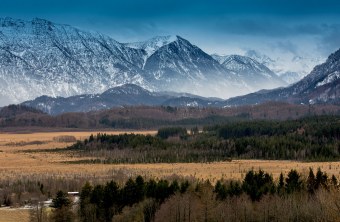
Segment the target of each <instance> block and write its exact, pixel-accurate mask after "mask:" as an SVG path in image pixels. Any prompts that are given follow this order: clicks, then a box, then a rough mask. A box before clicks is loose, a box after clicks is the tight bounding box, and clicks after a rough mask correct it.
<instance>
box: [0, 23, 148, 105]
mask: <svg viewBox="0 0 340 222" xmlns="http://www.w3.org/2000/svg"><path fill="white" fill-rule="evenodd" d="M144 55H145V51H143V50H139V49H133V48H129V47H126V46H124V45H123V44H121V43H118V42H117V41H115V40H113V39H111V38H109V37H107V36H104V35H101V34H98V33H89V32H83V31H80V30H78V29H76V28H73V27H71V26H68V25H58V24H54V23H52V22H49V21H46V20H43V19H33V20H32V21H30V22H26V21H22V20H14V19H11V18H5V19H0V84H1V85H0V101H1V104H0V105H4V104H8V103H17V102H21V101H24V100H27V99H32V98H35V97H37V96H41V95H49V96H72V95H76V94H84V93H96V92H102V91H104V90H106V89H108V88H111V87H112V86H116V85H119V84H124V83H135V84H138V85H142V86H143V87H144V88H149V89H150V88H151V86H150V85H149V84H148V82H146V81H145V78H144V77H143V70H142V69H141V67H142V65H143V62H144V61H143V56H144Z"/></svg>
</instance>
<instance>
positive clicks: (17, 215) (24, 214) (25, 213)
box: [0, 208, 30, 222]
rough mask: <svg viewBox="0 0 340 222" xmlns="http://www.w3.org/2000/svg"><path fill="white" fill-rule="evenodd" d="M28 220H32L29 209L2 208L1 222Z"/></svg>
mask: <svg viewBox="0 0 340 222" xmlns="http://www.w3.org/2000/svg"><path fill="white" fill-rule="evenodd" d="M26 221H27V222H28V221H30V213H29V209H22V208H17V209H16V208H0V222H26Z"/></svg>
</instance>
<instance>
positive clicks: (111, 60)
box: [0, 18, 340, 114]
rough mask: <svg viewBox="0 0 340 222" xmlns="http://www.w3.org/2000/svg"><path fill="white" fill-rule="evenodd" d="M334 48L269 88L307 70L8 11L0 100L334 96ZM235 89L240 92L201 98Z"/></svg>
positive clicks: (2, 23) (86, 106)
mask: <svg viewBox="0 0 340 222" xmlns="http://www.w3.org/2000/svg"><path fill="white" fill-rule="evenodd" d="M338 54H339V51H337V52H336V53H334V54H332V55H331V56H330V58H329V59H328V60H327V62H326V63H324V64H322V65H320V66H317V67H316V68H315V69H314V70H313V71H312V73H311V74H309V75H307V76H306V77H305V78H303V79H302V80H301V81H299V82H297V83H295V84H293V85H291V86H289V87H287V88H278V89H273V88H277V87H283V86H287V85H288V83H291V82H295V81H296V80H298V79H300V78H301V76H303V75H305V74H304V72H301V73H299V74H297V73H295V72H288V71H287V70H286V69H282V68H280V62H279V61H276V60H273V59H271V58H269V57H267V56H265V55H263V54H261V53H259V52H256V51H252V50H249V51H248V52H247V53H246V55H247V56H241V55H227V56H221V55H216V54H213V55H209V54H207V53H205V52H204V51H203V50H201V49H200V48H199V47H197V46H195V45H193V44H191V43H190V42H189V41H188V40H186V39H184V38H182V37H180V36H158V37H154V38H152V39H149V40H147V41H145V42H135V43H119V42H117V41H115V40H113V39H112V38H110V37H108V36H105V35H102V34H100V33H91V32H85V31H81V30H79V29H77V28H74V27H71V26H69V25H59V24H55V23H52V22H50V21H47V20H43V19H33V20H32V21H22V20H16V19H12V18H5V19H0V106H3V105H8V104H9V103H20V102H24V101H27V102H24V103H23V104H25V105H28V106H32V107H35V108H38V109H41V110H43V111H45V112H47V113H50V114H58V113H63V112H74V111H82V112H84V111H91V110H98V109H105V108H110V107H117V106H124V105H172V106H196V107H197V106H198V107H200V106H201V107H202V106H204V107H206V106H217V107H225V106H230V105H242V104H257V103H261V102H264V101H270V100H275V101H288V102H294V103H310V104H311V103H320V102H321V103H324V102H330V101H331V102H337V101H338V97H339V86H338V85H339V84H338V82H339V71H340V68H339V66H338V64H339V55H338ZM299 60H301V61H302V60H303V59H302V58H297V59H296V61H295V62H298V61H299ZM303 61H306V60H303ZM315 61H316V60H315ZM315 61H313V62H315ZM300 65H301V66H302V67H303V66H305V67H306V70H307V69H308V67H307V66H306V63H301V64H300ZM268 67H271V68H272V69H270V68H268ZM273 70H276V71H277V73H275V72H273ZM302 70H303V69H302ZM284 79H285V80H286V81H285V80H284ZM262 89H272V90H262ZM258 90H261V91H259V92H256V91H258ZM165 92H166V93H165ZM174 92H177V93H174ZM252 92H255V93H252ZM185 93H190V94H185ZM248 93H252V94H249V95H245V94H248ZM240 95H245V96H240ZM233 96H240V97H236V98H231V99H228V100H226V101H222V100H221V99H211V98H205V97H215V98H216V97H220V98H229V97H233ZM35 98H37V99H35ZM28 100H32V101H28Z"/></svg>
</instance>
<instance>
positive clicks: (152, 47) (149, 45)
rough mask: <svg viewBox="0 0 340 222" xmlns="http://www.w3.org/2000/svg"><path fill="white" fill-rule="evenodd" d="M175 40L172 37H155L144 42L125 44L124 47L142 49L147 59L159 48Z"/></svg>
mask: <svg viewBox="0 0 340 222" xmlns="http://www.w3.org/2000/svg"><path fill="white" fill-rule="evenodd" d="M176 40H177V37H176V36H173V35H167V36H156V37H153V38H151V39H149V40H146V41H144V42H133V43H125V45H126V46H128V47H131V48H135V49H143V50H145V51H146V53H147V57H149V56H150V55H152V54H153V53H154V52H155V51H157V50H158V49H159V48H160V47H162V46H164V45H167V44H169V43H171V42H174V41H176Z"/></svg>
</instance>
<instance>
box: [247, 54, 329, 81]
mask: <svg viewBox="0 0 340 222" xmlns="http://www.w3.org/2000/svg"><path fill="white" fill-rule="evenodd" d="M245 56H247V57H250V58H252V59H254V60H256V61H258V62H260V63H262V64H263V65H265V66H267V67H268V68H269V69H270V70H272V71H273V72H274V73H276V74H277V75H278V76H280V77H282V79H284V80H286V81H287V82H288V83H294V82H293V81H295V82H296V81H298V80H300V79H302V78H303V77H304V76H306V75H307V74H308V73H310V72H311V71H312V69H313V68H314V67H315V66H316V65H319V64H321V63H323V62H325V60H326V59H325V58H321V57H320V58H319V57H318V58H315V57H310V56H308V55H306V56H297V55H295V56H288V57H282V56H281V57H277V58H270V57H268V56H267V55H265V54H263V53H261V52H257V51H255V50H248V51H247V52H246V53H245ZM293 73H296V74H298V77H296V74H294V76H295V77H293V78H292V76H293Z"/></svg>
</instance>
